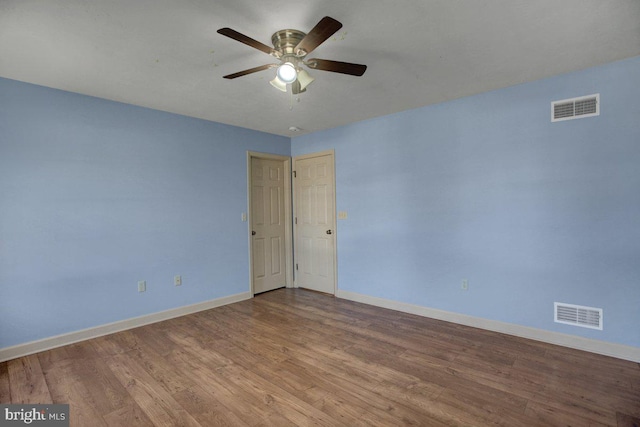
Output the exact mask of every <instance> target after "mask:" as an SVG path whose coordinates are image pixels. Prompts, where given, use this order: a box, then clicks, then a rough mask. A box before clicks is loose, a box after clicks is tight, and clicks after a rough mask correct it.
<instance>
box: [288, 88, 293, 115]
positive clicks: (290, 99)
mask: <svg viewBox="0 0 640 427" xmlns="http://www.w3.org/2000/svg"><path fill="white" fill-rule="evenodd" d="M289 111H293V88H291V96H290V97H289Z"/></svg>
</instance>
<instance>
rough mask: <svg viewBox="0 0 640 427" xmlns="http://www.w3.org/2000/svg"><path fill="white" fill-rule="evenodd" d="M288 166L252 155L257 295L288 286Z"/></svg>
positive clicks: (253, 261)
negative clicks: (286, 187) (286, 204)
mask: <svg viewBox="0 0 640 427" xmlns="http://www.w3.org/2000/svg"><path fill="white" fill-rule="evenodd" d="M285 218H286V215H285V167H284V163H283V161H282V160H272V159H261V158H256V157H252V158H251V240H252V242H251V247H252V252H253V253H252V257H251V259H252V263H253V265H252V274H253V292H254V294H257V293H260V292H266V291H270V290H273V289H277V288H282V287H284V286H286V284H287V279H286V235H287V233H286V232H285V228H286V221H285Z"/></svg>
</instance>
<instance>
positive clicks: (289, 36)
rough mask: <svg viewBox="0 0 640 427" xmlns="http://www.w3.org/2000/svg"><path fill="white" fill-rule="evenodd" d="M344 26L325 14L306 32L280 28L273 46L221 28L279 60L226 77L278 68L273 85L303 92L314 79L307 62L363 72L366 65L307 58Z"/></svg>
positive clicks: (334, 69) (355, 73)
mask: <svg viewBox="0 0 640 427" xmlns="http://www.w3.org/2000/svg"><path fill="white" fill-rule="evenodd" d="M340 28H342V24H341V23H340V22H338V21H336V20H335V19H333V18H331V17H329V16H325V17H324V18H322V19H321V20H320V22H318V23H317V24H316V26H315V27H313V28H312V29H311V31H309V33H307V34H305V33H303V32H302V31H299V30H291V29H286V30H280V31H276V32H275V33H274V34H273V35H272V36H271V43H272V44H273V47H270V46H267V45H266V44H263V43H260V42H259V41H257V40H254V39H252V38H251V37H248V36H245V35H244V34H241V33H239V32H237V31H235V30H232V29H231V28H220V29H219V30H218V33H220V34H222V35H223V36H227V37H229V38H232V39H234V40H237V41H239V42H240V43H244V44H246V45H248V46H251V47H253V48H255V49H258V50H260V51H262V52H264V53H267V54H269V55H271V56H273V57H275V58H277V59H279V60H280V63H279V64H266V65H261V66H259V67H254V68H249V69H248V70H243V71H238V72H237V73H233V74H228V75H226V76H224V78H225V79H235V78H237V77H242V76H246V75H247V74H252V73H256V72H258V71H263V70H267V69H270V68H277V69H278V70H277V72H276V76H275V78H274V79H273V80H271V82H270V83H271V85H272V86H273V87H275V88H276V89H279V90H281V91H283V92H286V91H287V85H288V84H290V85H291V92H292V93H293V94H298V93H300V92H304V91H305V90H306V88H307V86H309V84H311V82H313V81H314V80H315V79H314V78H313V77H311V76H310V75H309V73H307V72H306V71H305V70H304V69H303V68H302V65H305V66H307V67H309V68H311V69H314V70H323V71H331V72H334V73H342V74H349V75H352V76H361V75H363V74H364V72H365V71H366V70H367V66H366V65H361V64H352V63H350V62H340V61H331V60H328V59H318V58H313V59H306V56H307V55H308V54H309V53H311V52H312V51H313V50H314V49H315V48H317V47H318V46H320V44H322V43H323V42H324V41H325V40H327V39H328V38H329V37H331V36H332V35H333V34H335V32H336V31H338V30H339V29H340Z"/></svg>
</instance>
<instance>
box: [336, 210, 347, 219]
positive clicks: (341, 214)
mask: <svg viewBox="0 0 640 427" xmlns="http://www.w3.org/2000/svg"><path fill="white" fill-rule="evenodd" d="M347 217H348V215H347V211H338V219H347Z"/></svg>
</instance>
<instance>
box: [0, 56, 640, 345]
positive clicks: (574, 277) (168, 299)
mask: <svg viewBox="0 0 640 427" xmlns="http://www.w3.org/2000/svg"><path fill="white" fill-rule="evenodd" d="M639 76H640V58H633V59H630V60H626V61H621V62H616V63H612V64H607V65H604V66H601V67H597V68H592V69H589V70H585V71H582V72H578V73H572V74H568V75H563V76H558V77H554V78H550V79H546V80H542V81H538V82H534V83H529V84H523V85H519V86H515V87H511V88H507V89H503V90H498V91H494V92H490V93H486V94H481V95H477V96H473V97H469V98H464V99H460V100H456V101H453V102H448V103H444V104H440V105H436V106H430V107H425V108H420V109H416V110H411V111H407V112H403V113H399V114H395V115H390V116H386V117H380V118H377V119H373V120H368V121H365V122H360V123H356V124H353V125H349V126H344V127H340V128H336V129H332V130H328V131H324V132H318V133H315V134H310V135H305V136H301V137H298V138H295V139H294V140H293V141H290V140H289V139H287V138H282V137H277V136H274V135H269V134H264V133H259V132H254V131H250V130H246V129H241V128H236V127H231V126H226V125H221V124H217V123H212V122H207V121H202V120H197V119H192V118H187V117H183V116H177V115H173V114H168V113H163V112H158V111H153V110H148V109H144V108H139V107H134V106H129V105H124V104H119V103H115V102H110V101H105V100H100V99H96V98H91V97H85V96H81V95H77V94H72V93H67V92H62V91H57V90H53V89H48V88H43V87H39V86H33V85H29V84H25V83H19V82H16V81H12V80H6V79H0V348H3V347H8V346H12V345H16V344H21V343H25V342H29V341H33V340H37V339H41V338H45V337H50V336H54V335H57V334H61V333H66V332H72V331H76V330H79V329H83V328H88V327H92V326H97V325H102V324H105V323H109V322H114V321H118V320H123V319H128V318H131V317H134V316H140V315H144V314H149V313H154V312H158V311H161V310H166V309H170V308H175V307H181V306H184V305H188V304H193V303H197V302H201V301H206V300H210V299H214V298H218V297H223V296H228V295H232V294H236V293H240V292H245V291H247V290H248V289H249V273H248V246H247V228H246V223H243V222H241V221H240V213H241V212H244V211H246V209H247V206H246V188H247V187H246V185H247V183H246V151H247V150H252V151H263V152H271V153H279V154H284V155H288V154H290V153H292V154H293V155H300V154H304V153H309V152H315V151H321V150H325V149H329V148H334V149H335V150H336V179H337V210H341V211H347V212H348V215H349V217H348V219H347V220H344V221H339V222H338V235H337V238H338V286H339V288H340V289H343V290H348V291H353V292H358V293H362V294H366V295H371V296H376V297H382V298H387V299H391V300H397V301H402V302H408V303H413V304H418V305H422V306H425V307H432V308H438V309H442V310H447V311H451V312H456V313H463V314H468V315H472V316H478V317H483V318H487V319H495V320H500V321H504V322H509V323H514V324H519V325H524V326H532V327H536V328H540V329H545V330H550V331H558V332H564V333H568V334H575V335H579V336H584V337H588V338H594V339H600V340H604V341H610V342H616V343H621V344H627V345H632V346H640V328H638V325H639V324H640V124H639V122H640V103H638V102H636V100H637V99H640V85H639V84H638V81H639V80H638V78H639ZM592 93H600V95H601V108H602V112H601V115H600V116H599V117H596V118H591V119H581V120H574V121H568V122H562V123H550V120H549V114H550V113H549V108H550V102H551V101H552V100H558V99H563V98H569V97H573V96H580V95H587V94H592ZM176 274H181V275H182V276H183V281H184V285H183V286H182V287H174V286H173V283H172V278H173V276H174V275H176ZM462 279H468V280H469V286H470V289H469V290H468V291H462V290H461V289H460V282H461V280H462ZM138 280H146V281H147V287H148V290H147V292H146V293H138V292H137V281H138ZM554 301H560V302H567V303H575V304H581V305H587V306H595V307H602V308H604V331H594V330H587V329H581V328H575V327H570V326H564V325H559V324H556V323H554V322H553V321H552V314H553V313H552V312H553V302H554Z"/></svg>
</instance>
